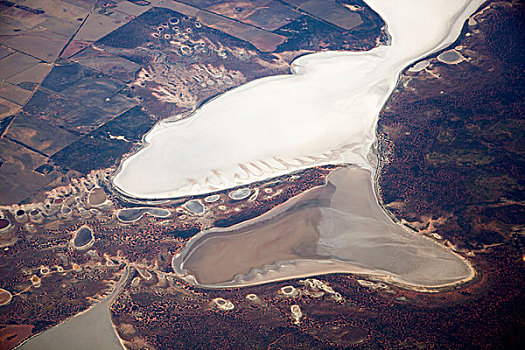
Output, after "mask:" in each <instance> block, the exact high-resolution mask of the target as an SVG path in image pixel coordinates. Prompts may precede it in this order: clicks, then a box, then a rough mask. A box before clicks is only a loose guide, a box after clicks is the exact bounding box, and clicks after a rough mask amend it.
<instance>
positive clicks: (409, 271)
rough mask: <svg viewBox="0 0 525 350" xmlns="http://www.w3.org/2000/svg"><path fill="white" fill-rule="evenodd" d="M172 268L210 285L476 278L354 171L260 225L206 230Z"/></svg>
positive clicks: (425, 283) (425, 282)
mask: <svg viewBox="0 0 525 350" xmlns="http://www.w3.org/2000/svg"><path fill="white" fill-rule="evenodd" d="M173 268H174V270H175V271H177V272H178V273H179V274H180V275H181V276H182V277H183V278H185V279H186V280H188V281H190V282H192V283H195V284H198V285H202V286H207V287H224V286H247V285H253V284H260V283H265V282H269V281H273V280H278V279H284V278H294V277H302V276H307V275H314V274H322V273H331V272H347V273H360V274H371V275H376V276H379V277H382V278H385V279H387V280H390V281H393V282H397V283H400V284H403V285H406V286H415V287H437V286H441V285H446V284H452V283H456V282H459V281H463V280H466V279H468V278H470V277H472V274H473V270H472V269H471V267H470V265H468V263H467V262H466V261H465V260H463V259H462V258H461V257H459V256H458V255H456V254H454V253H452V252H451V251H449V250H447V249H445V248H444V247H443V246H441V245H438V244H436V243H435V242H434V241H432V240H430V239H428V238H425V237H421V236H416V235H415V234H414V233H413V232H409V231H408V230H407V229H405V228H404V227H401V226H400V225H398V224H396V223H394V222H393V221H392V220H391V219H390V217H388V215H387V214H386V213H385V212H384V211H383V210H382V209H381V208H380V207H379V205H378V204H377V200H376V197H375V195H374V191H373V188H372V185H371V173H370V172H369V171H367V170H363V169H350V168H343V169H338V170H336V171H334V172H333V173H332V174H331V175H330V176H329V177H328V183H327V185H325V186H322V187H318V188H315V189H312V190H310V191H307V192H305V193H303V194H301V195H299V196H298V197H296V198H294V199H292V200H290V201H289V202H287V203H285V204H284V205H283V206H280V207H277V208H274V209H273V210H271V211H270V212H268V213H267V214H264V215H263V216H261V217H259V218H257V219H255V220H251V221H249V222H246V223H243V224H240V225H236V226H234V227H232V228H230V229H213V230H210V231H207V232H202V233H201V234H199V235H197V236H196V237H195V238H194V239H192V241H190V243H189V244H188V246H187V247H186V248H185V249H184V250H183V251H182V252H181V253H180V254H179V255H178V256H177V257H175V258H174V260H173Z"/></svg>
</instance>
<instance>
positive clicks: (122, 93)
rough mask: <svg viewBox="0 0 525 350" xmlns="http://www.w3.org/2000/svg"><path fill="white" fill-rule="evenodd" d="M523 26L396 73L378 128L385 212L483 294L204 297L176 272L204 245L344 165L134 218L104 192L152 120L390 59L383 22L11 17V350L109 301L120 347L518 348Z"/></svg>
mask: <svg viewBox="0 0 525 350" xmlns="http://www.w3.org/2000/svg"><path fill="white" fill-rule="evenodd" d="M524 11H525V6H524V5H523V4H522V3H520V2H519V1H512V0H505V1H488V2H487V3H486V4H484V5H483V6H482V7H481V8H480V9H479V10H478V11H477V12H476V13H475V14H474V15H473V16H471V17H470V19H469V20H468V21H467V23H465V26H464V27H463V30H462V33H461V35H460V37H459V38H458V39H457V41H456V42H455V43H454V44H453V45H451V46H450V47H447V48H445V49H444V50H441V51H440V52H438V53H436V54H434V55H432V56H431V57H426V58H424V59H423V60H421V61H419V62H417V63H416V64H415V65H412V66H411V67H409V68H408V69H406V70H405V71H403V73H402V75H401V77H400V79H399V83H398V85H397V87H396V89H395V91H394V92H393V94H392V96H391V98H390V99H389V101H388V102H387V104H386V105H385V106H384V108H383V110H382V112H381V114H380V118H379V124H378V129H377V136H378V139H379V142H378V145H377V155H378V158H379V164H380V168H379V169H380V170H379V172H378V174H377V185H378V188H377V191H378V194H379V202H380V204H381V205H382V206H383V208H384V209H385V210H386V211H387V213H388V215H389V216H391V217H392V219H393V220H394V221H395V222H397V223H399V224H400V225H404V226H406V227H407V228H409V229H410V230H413V232H414V234H417V235H420V236H423V237H425V238H428V239H432V240H434V241H436V242H439V243H440V244H441V245H443V246H445V247H447V249H450V250H451V251H454V252H455V253H457V254H458V255H459V256H461V257H462V258H465V259H467V260H468V261H469V263H470V264H472V265H473V267H474V269H475V271H476V276H475V278H474V279H472V280H470V281H469V282H468V283H465V284H462V285H459V286H455V287H449V288H442V289H440V290H439V291H434V292H432V293H428V292H425V291H416V290H410V289H407V288H403V287H402V286H399V285H397V284H392V283H388V282H385V281H383V280H378V279H377V278H374V277H373V276H366V275H357V274H356V275H354V274H328V275H320V276H314V277H312V278H300V279H292V280H287V281H279V282H273V283H268V284H263V285H258V286H248V287H243V288H223V289H205V288H199V287H196V286H195V285H192V284H191V283H187V282H185V281H183V280H181V279H180V278H178V277H177V274H176V273H175V271H174V270H173V267H172V259H173V257H174V256H175V255H176V254H177V253H179V252H180V251H181V250H182V249H183V248H184V246H185V245H186V243H187V242H188V240H189V239H191V237H193V236H195V235H196V234H198V233H199V232H201V231H202V230H208V229H212V228H228V227H230V226H233V225H235V224H238V223H242V222H244V221H246V220H249V219H253V218H256V217H258V216H260V215H262V214H264V213H266V212H268V211H270V210H271V209H272V208H275V207H276V206H279V205H282V204H283V203H285V202H286V201H288V200H290V199H292V198H294V197H296V196H298V195H300V194H301V193H304V192H305V191H307V190H309V189H312V188H314V187H317V186H322V185H325V182H326V179H327V177H328V175H329V174H330V173H331V172H333V171H334V169H336V167H335V166H318V167H314V168H310V169H307V170H303V171H299V172H296V173H293V174H289V175H286V176H281V177H278V178H274V179H271V180H265V181H261V182H257V183H252V184H250V185H248V186H243V187H240V188H235V189H229V190H225V191H220V192H217V193H214V194H212V195H203V196H193V197H187V198H179V199H174V200H150V201H140V200H138V199H135V198H129V197H126V196H123V195H122V194H121V193H119V192H118V191H116V190H115V188H114V187H113V185H112V181H111V179H112V177H113V176H114V174H115V172H116V171H117V169H118V166H119V164H120V163H121V161H122V159H123V157H124V158H125V157H127V156H129V154H131V153H132V152H133V151H136V150H137V149H139V148H140V147H141V146H142V139H143V136H144V135H145V134H146V133H147V132H148V131H149V130H150V129H151V128H152V127H153V125H154V124H155V123H157V122H158V121H160V120H163V119H165V118H168V117H171V118H174V119H184V118H187V117H188V116H189V115H191V113H192V112H193V111H195V110H196V109H197V108H198V107H199V106H201V105H202V104H203V103H204V102H205V101H208V100H209V99H212V98H214V97H216V96H218V95H220V94H221V93H223V92H225V91H228V90H230V89H232V88H234V87H237V86H240V85H242V84H244V83H246V82H249V81H252V80H254V79H257V78H260V77H265V76H273V75H279V74H286V73H287V72H289V71H290V64H291V62H292V61H293V60H294V59H295V58H297V57H299V56H302V55H304V54H307V53H312V52H318V51H324V50H348V51H365V50H369V49H371V48H373V47H376V46H377V45H384V44H387V43H388V42H389V36H388V32H387V28H385V27H384V22H383V21H382V20H381V18H380V17H379V16H378V15H377V14H376V13H374V12H373V11H372V10H371V9H370V8H369V7H368V6H367V5H366V4H365V3H364V2H362V1H360V0H341V1H339V0H338V1H335V2H330V1H295V0H294V1H292V0H290V1H280V0H257V1H234V0H224V1H222V0H221V1H208V0H181V1H164V0H149V1H145V0H133V1H126V0H114V1H102V0H101V1H97V0H61V1H45V0H26V1H15V0H12V1H0V63H2V64H1V66H0V67H1V68H0V79H1V84H2V85H1V86H0V134H1V138H0V205H1V206H0V247H1V249H0V276H1V277H0V349H13V348H15V347H17V346H18V345H19V344H21V343H22V342H24V341H25V340H27V339H28V338H30V337H32V336H37V335H38V334H39V333H41V332H45V331H46V330H47V329H50V328H52V327H54V326H56V325H58V324H60V323H62V322H64V321H65V320H67V319H69V318H71V317H73V316H75V315H77V314H79V313H81V312H82V311H85V310H88V309H89V308H90V307H92V306H93V305H100V304H99V303H100V302H101V301H103V300H106V301H107V299H106V298H107V296H108V295H110V294H111V292H112V291H114V290H116V293H115V295H113V296H112V299H111V301H110V302H108V307H109V311H110V315H111V322H112V323H113V325H114V328H115V330H116V334H117V335H118V337H119V338H120V341H121V342H122V344H123V345H124V346H125V347H127V348H129V349H144V348H150V349H174V348H196V349H240V348H255V349H259V348H260V349H311V348H317V349H333V348H336V349H347V348H355V349H417V348H425V349H493V348H501V349H504V348H516V347H517V346H518V345H519V344H520V343H523V341H524V339H523V328H524V326H525V316H524V313H523V310H525V305H524V302H525V298H524V291H525V272H524V261H525V241H524V227H525V222H524V218H525V213H524V209H523V205H524V203H523V200H524V197H523V190H524V178H523V174H524V171H523V168H524V162H525V160H524V154H523V149H525V148H524V144H523V139H524V137H523V130H524V125H523V123H524V122H523V116H524V109H525V108H524V103H523V89H524V86H525V82H524V80H525V73H524V68H525V67H524V62H525V57H524V49H523V44H522V43H523V42H524V41H525V38H524V36H525V23H524V18H525V16H524ZM294 253H295V252H294ZM128 272H129V273H128ZM123 276H124V280H123V283H122V285H121V286H119V288H116V286H117V284H118V281H119V280H120V279H121V278H122V277H123ZM88 312H89V311H88ZM37 339H38V336H37V337H36V338H33V339H32V341H37Z"/></svg>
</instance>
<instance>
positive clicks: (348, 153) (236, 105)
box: [113, 0, 484, 199]
mask: <svg viewBox="0 0 525 350" xmlns="http://www.w3.org/2000/svg"><path fill="white" fill-rule="evenodd" d="M365 2H366V3H367V4H368V5H369V6H370V7H371V8H372V9H373V10H374V11H376V12H377V13H378V14H379V15H380V16H381V17H382V18H383V19H384V20H385V22H386V23H387V26H388V32H389V34H390V35H391V43H390V45H388V46H380V47H377V48H374V49H372V50H370V51H366V52H334V51H327V52H321V53H315V54H310V55H306V56H302V57H300V58H298V59H296V60H295V61H294V62H293V64H292V73H293V74H292V75H281V76H274V77H268V78H262V79H258V80H255V81H252V82H250V83H247V84H245V85H243V86H240V87H238V88H236V89H233V90H231V91H229V92H227V93H225V94H223V95H221V96H220V97H218V98H216V99H214V100H211V101H210V102H208V103H206V104H205V105H203V106H202V107H201V108H200V109H199V110H197V111H196V112H195V114H194V115H193V116H191V117H190V118H188V119H185V120H181V121H176V122H175V121H173V120H171V121H170V120H165V121H162V122H160V123H158V124H157V125H156V126H155V127H154V128H153V129H152V130H151V131H150V132H149V133H148V134H147V135H146V137H145V142H146V143H147V146H146V147H144V148H143V149H141V150H140V151H139V152H137V153H136V154H134V155H132V156H131V157H129V158H128V159H126V160H125V161H124V162H123V163H122V166H121V168H120V170H119V172H118V173H117V174H116V175H115V177H114V179H113V182H114V184H115V187H116V188H117V189H118V190H120V191H121V192H122V193H124V194H126V195H129V196H132V197H138V198H145V199H153V198H175V197H182V196H189V195H199V194H205V193H210V192H213V191H218V190H224V189H228V188H233V187H236V186H239V185H247V184H250V183H252V182H255V181H260V180H264V179H267V178H272V177H276V176H281V175H284V174H287V173H290V172H293V171H297V170H300V169H306V168H309V167H312V166H316V165H323V164H342V163H350V164H355V165H358V166H360V167H362V168H366V169H370V170H374V168H375V165H374V162H373V161H371V159H372V158H371V155H372V149H373V147H372V146H373V144H374V142H375V141H376V136H375V129H376V125H377V118H378V115H379V112H380V110H381V108H382V106H383V105H384V104H385V102H386V100H387V99H388V97H389V96H390V94H391V93H392V91H393V89H394V87H395V85H396V82H397V79H398V77H399V74H400V72H401V71H402V70H403V69H404V68H405V67H407V66H409V65H411V64H413V63H414V62H415V61H417V60H419V59H421V58H423V57H425V56H427V55H430V54H432V53H435V52H437V51H439V50H441V49H443V48H445V47H447V46H448V45H450V44H451V43H453V42H454V41H455V40H456V38H457V37H458V36H459V34H460V31H461V28H462V25H463V23H464V22H465V20H466V19H467V18H468V17H469V16H470V15H471V14H472V13H473V12H474V11H475V10H476V9H477V8H478V7H479V6H480V5H481V4H482V3H483V2H484V0H395V1H394V0H365Z"/></svg>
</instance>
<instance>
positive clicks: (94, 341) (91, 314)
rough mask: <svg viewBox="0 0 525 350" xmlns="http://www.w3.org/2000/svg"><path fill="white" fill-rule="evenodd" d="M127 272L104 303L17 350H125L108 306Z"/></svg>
mask: <svg viewBox="0 0 525 350" xmlns="http://www.w3.org/2000/svg"><path fill="white" fill-rule="evenodd" d="M127 276H128V271H127V270H126V272H125V273H124V275H123V277H122V278H121V280H120V281H119V283H118V284H117V286H116V287H115V290H114V291H113V293H111V294H110V295H109V296H108V297H107V298H106V299H105V300H104V301H102V302H100V303H98V304H96V305H95V306H93V307H92V308H91V309H89V310H87V311H85V312H84V313H81V314H79V315H77V316H75V317H72V318H70V319H69V320H67V321H66V322H64V323H61V324H59V325H58V326H55V327H53V328H50V329H48V330H47V331H45V332H43V333H41V334H39V335H37V336H36V337H33V338H31V339H29V340H28V341H27V342H25V343H23V344H22V345H21V346H20V347H18V348H17V349H20V350H69V349H75V350H93V349H104V350H122V349H123V347H122V345H121V343H120V340H119V339H118V337H117V335H116V333H115V330H114V328H113V323H112V322H111V315H110V313H109V309H108V308H109V306H110V303H111V301H112V299H113V298H114V297H115V296H116V294H117V293H118V292H119V290H120V288H122V286H123V284H124V282H125V280H126V278H127Z"/></svg>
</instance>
